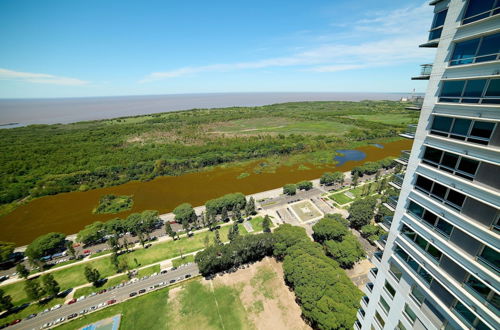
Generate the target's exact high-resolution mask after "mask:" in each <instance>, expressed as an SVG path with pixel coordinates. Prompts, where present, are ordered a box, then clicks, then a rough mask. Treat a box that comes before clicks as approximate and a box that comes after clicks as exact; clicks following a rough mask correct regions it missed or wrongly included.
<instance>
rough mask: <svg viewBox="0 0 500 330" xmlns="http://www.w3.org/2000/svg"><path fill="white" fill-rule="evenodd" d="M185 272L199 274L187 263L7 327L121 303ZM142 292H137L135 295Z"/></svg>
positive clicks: (37, 324)
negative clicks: (93, 307)
mask: <svg viewBox="0 0 500 330" xmlns="http://www.w3.org/2000/svg"><path fill="white" fill-rule="evenodd" d="M187 274H190V275H191V276H197V275H198V274H199V272H198V266H197V265H196V264H187V265H185V266H183V267H179V268H178V269H176V270H169V271H168V272H167V273H166V274H158V275H156V276H150V277H148V278H146V279H144V280H139V281H137V282H134V283H130V284H126V285H124V286H123V287H121V288H116V289H114V290H111V291H106V292H104V293H102V294H96V295H95V296H89V297H87V298H85V299H84V300H81V301H77V302H75V303H74V304H71V305H63V306H61V308H59V309H56V310H54V311H49V312H47V313H45V314H42V315H37V316H35V317H34V318H32V319H30V320H22V321H21V322H20V323H18V324H16V325H14V326H11V327H9V329H40V328H41V327H42V326H43V325H44V324H46V323H49V322H53V321H54V320H56V319H58V318H61V317H64V318H67V317H68V315H71V314H74V313H76V314H78V316H80V314H79V313H80V311H82V310H84V309H90V307H92V306H97V305H99V304H100V303H106V302H107V301H108V300H111V299H115V300H116V302H115V303H114V304H118V303H121V302H123V301H124V300H126V299H129V294H130V293H131V292H138V291H139V290H141V289H146V292H149V291H150V290H149V289H148V288H149V287H150V286H155V285H156V284H158V283H160V282H166V283H167V284H166V285H163V286H160V288H161V287H165V286H168V285H170V284H171V283H170V281H171V280H176V282H177V281H178V280H179V279H182V280H184V279H185V277H186V275H187ZM155 289H156V288H155ZM144 294H147V293H144ZM144 294H138V295H137V296H140V295H144ZM137 296H136V297H137ZM132 299H133V298H132ZM100 309H102V307H101V308H100ZM96 310H99V309H96ZM59 324H61V323H59Z"/></svg>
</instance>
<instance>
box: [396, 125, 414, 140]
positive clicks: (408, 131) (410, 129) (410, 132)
mask: <svg viewBox="0 0 500 330" xmlns="http://www.w3.org/2000/svg"><path fill="white" fill-rule="evenodd" d="M416 132H417V125H415V124H412V125H408V127H406V132H404V133H402V134H399V135H401V136H402V137H405V138H408V139H414V138H415V133H416Z"/></svg>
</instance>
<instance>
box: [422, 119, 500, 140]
mask: <svg viewBox="0 0 500 330" xmlns="http://www.w3.org/2000/svg"><path fill="white" fill-rule="evenodd" d="M495 127H496V124H495V123H493V122H487V121H479V120H471V119H463V118H451V117H443V116H434V118H433V120H432V125H431V134H434V135H439V136H443V137H447V138H451V139H455V140H461V141H466V142H472V143H477V144H483V145H487V144H489V142H490V139H491V136H492V135H493V131H494V130H495Z"/></svg>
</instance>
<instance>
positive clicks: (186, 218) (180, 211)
mask: <svg viewBox="0 0 500 330" xmlns="http://www.w3.org/2000/svg"><path fill="white" fill-rule="evenodd" d="M173 213H174V214H175V221H177V222H178V223H184V222H187V223H194V222H195V221H196V218H197V217H196V212H195V211H194V209H193V206H192V205H191V204H189V203H182V204H181V205H179V206H177V207H176V208H175V209H174V211H173Z"/></svg>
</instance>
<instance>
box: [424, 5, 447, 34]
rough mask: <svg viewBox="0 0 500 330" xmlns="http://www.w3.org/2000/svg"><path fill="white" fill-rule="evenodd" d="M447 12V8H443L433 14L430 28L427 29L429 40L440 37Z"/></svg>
mask: <svg viewBox="0 0 500 330" xmlns="http://www.w3.org/2000/svg"><path fill="white" fill-rule="evenodd" d="M447 13H448V9H445V10H442V11H440V12H438V13H435V14H434V20H433V21H432V26H431V30H430V31H429V40H435V39H438V38H440V37H441V32H442V31H443V25H444V21H445V20H446V14H447Z"/></svg>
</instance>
